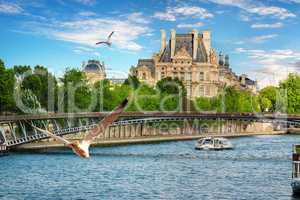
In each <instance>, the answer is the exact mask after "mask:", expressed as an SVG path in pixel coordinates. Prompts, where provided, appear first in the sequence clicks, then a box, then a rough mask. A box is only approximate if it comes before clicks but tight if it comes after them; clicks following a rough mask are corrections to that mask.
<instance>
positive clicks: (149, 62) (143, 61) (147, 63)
mask: <svg viewBox="0 0 300 200" xmlns="http://www.w3.org/2000/svg"><path fill="white" fill-rule="evenodd" d="M142 66H146V67H147V68H149V69H150V70H151V73H153V74H154V73H155V66H154V60H153V59H139V60H138V64H137V67H142Z"/></svg>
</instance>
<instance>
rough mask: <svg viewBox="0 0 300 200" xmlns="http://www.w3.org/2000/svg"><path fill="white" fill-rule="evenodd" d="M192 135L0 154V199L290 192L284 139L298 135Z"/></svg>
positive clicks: (288, 146)
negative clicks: (211, 140)
mask: <svg viewBox="0 0 300 200" xmlns="http://www.w3.org/2000/svg"><path fill="white" fill-rule="evenodd" d="M195 142H196V141H179V142H166V143H158V144H147V145H130V146H119V147H102V148H100V147H97V148H96V147H94V148H92V149H91V151H92V155H91V156H92V157H91V158H90V159H88V160H85V159H81V158H79V157H77V156H75V155H74V154H73V153H71V152H70V151H68V150H67V151H66V150H56V151H55V152H48V153H22V154H15V153H13V154H10V155H9V156H6V157H1V158H0V173H1V174H0V200H15V199H16V200H17V199H29V200H31V199H39V200H40V199H47V200H48V199H55V200H59V199H66V200H69V199H76V200H77V199H78V200H79V199H103V200H107V199H118V200H119V199H126V200H127V199H153V200H154V199H155V200H158V199H199V200H204V199H230V200H231V199H245V200H249V199H262V200H266V199H280V200H282V199H294V198H293V197H292V196H291V194H292V191H291V187H290V181H291V168H292V166H291V160H290V159H291V153H292V145H293V144H294V143H297V142H298V143H300V137H299V136H257V137H244V138H235V139H231V142H232V143H233V144H234V145H235V147H236V148H235V149H234V150H229V151H217V152H214V151H210V152H208V151H196V150H194V145H195Z"/></svg>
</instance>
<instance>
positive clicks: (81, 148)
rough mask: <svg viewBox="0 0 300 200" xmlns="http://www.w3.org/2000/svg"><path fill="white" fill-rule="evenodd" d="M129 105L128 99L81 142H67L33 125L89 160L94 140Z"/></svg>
mask: <svg viewBox="0 0 300 200" xmlns="http://www.w3.org/2000/svg"><path fill="white" fill-rule="evenodd" d="M127 103H128V99H127V98H126V99H125V100H124V101H123V102H122V103H121V104H120V105H119V106H118V107H117V108H115V109H114V110H113V111H112V112H111V113H110V114H108V115H107V116H106V117H104V118H103V119H102V120H101V121H100V122H99V123H98V124H97V126H96V127H95V128H93V129H92V130H91V131H90V133H89V134H88V135H87V136H86V137H85V138H84V139H83V140H81V141H76V142H70V141H68V140H66V139H65V138H63V137H61V136H58V135H55V134H54V133H51V132H50V131H48V130H44V129H41V128H39V127H37V126H34V125H31V126H32V127H34V128H35V129H37V130H38V131H40V132H43V133H45V134H47V135H48V136H49V137H52V138H54V139H56V140H58V141H59V142H61V143H64V144H66V145H67V146H68V147H70V148H71V149H72V150H73V151H74V153H76V154H77V155H78V156H80V157H82V158H89V157H90V154H89V147H90V145H91V143H92V142H93V140H94V139H96V138H97V137H98V136H99V135H100V134H102V133H104V131H105V130H106V128H107V127H108V126H109V125H111V124H112V123H113V122H114V121H115V120H117V119H118V117H119V115H120V114H121V113H122V112H123V110H124V109H125V107H126V105H127Z"/></svg>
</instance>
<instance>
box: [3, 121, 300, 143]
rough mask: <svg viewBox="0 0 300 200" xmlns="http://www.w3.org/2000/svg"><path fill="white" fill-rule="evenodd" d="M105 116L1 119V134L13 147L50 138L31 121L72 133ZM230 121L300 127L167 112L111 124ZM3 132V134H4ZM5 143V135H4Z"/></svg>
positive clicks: (289, 123) (113, 125)
mask: <svg viewBox="0 0 300 200" xmlns="http://www.w3.org/2000/svg"><path fill="white" fill-rule="evenodd" d="M99 120H101V117H98V118H97V117H87V118H64V119H41V120H39V119H35V120H18V121H7V122H6V121H4V122H0V136H1V135H2V138H3V139H2V140H4V142H3V141H2V143H5V144H6V146H8V147H13V146H16V145H20V144H25V143H30V142H34V141H38V140H42V139H47V138H48V136H47V135H46V134H44V133H41V132H38V131H37V130H35V129H34V128H32V126H31V125H35V126H39V127H41V128H44V129H49V130H51V131H53V132H54V133H55V134H56V135H59V136H63V135H68V134H74V133H79V132H84V131H88V130H91V129H92V128H95V127H96V125H97V123H98V122H99ZM192 120H199V121H208V120H214V121H226V120H227V121H228V120H231V121H232V122H237V121H239V122H247V123H251V122H262V123H273V124H277V125H278V124H279V125H282V127H284V126H296V127H300V122H299V121H297V120H290V121H289V120H284V119H274V118H241V119H238V118H235V117H234V118H228V117H226V118H218V117H208V118H205V117H203V116H201V117H199V116H190V117H188V116H173V117H170V116H166V117H148V118H140V119H122V120H120V121H117V122H114V123H113V124H112V125H111V126H110V127H109V129H110V128H113V127H121V126H126V125H145V124H149V123H162V122H180V121H192ZM1 133H2V134H1ZM0 143H1V137H0Z"/></svg>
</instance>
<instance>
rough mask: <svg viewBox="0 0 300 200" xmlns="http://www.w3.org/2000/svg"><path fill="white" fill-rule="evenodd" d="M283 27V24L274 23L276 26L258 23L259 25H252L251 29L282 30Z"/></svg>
mask: <svg viewBox="0 0 300 200" xmlns="http://www.w3.org/2000/svg"><path fill="white" fill-rule="evenodd" d="M281 27H283V23H281V22H277V23H274V24H260V23H257V24H252V25H251V28H255V29H264V28H265V29H268V28H281Z"/></svg>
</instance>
